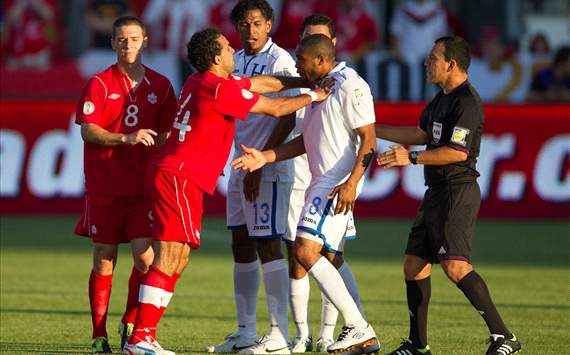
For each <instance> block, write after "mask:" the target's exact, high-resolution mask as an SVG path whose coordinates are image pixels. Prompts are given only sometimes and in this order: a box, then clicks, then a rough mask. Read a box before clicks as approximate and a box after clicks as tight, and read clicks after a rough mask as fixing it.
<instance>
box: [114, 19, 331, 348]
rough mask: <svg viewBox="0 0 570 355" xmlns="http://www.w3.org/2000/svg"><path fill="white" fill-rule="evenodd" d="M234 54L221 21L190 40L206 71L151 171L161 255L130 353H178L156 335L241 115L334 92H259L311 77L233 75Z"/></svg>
mask: <svg viewBox="0 0 570 355" xmlns="http://www.w3.org/2000/svg"><path fill="white" fill-rule="evenodd" d="M233 54H234V50H233V48H232V47H231V46H230V45H229V42H228V41H227V39H226V38H225V37H224V36H222V35H221V34H220V32H219V31H218V30H215V29H205V30H203V31H200V32H197V33H195V34H194V35H193V36H192V38H191V39H190V42H189V44H188V57H189V60H190V63H192V65H193V66H194V67H195V68H196V69H197V70H198V72H197V73H195V74H193V75H191V76H190V77H188V79H187V80H186V83H185V85H184V87H183V89H182V93H181V95H180V98H179V101H178V111H177V114H176V118H175V120H174V124H173V127H172V129H171V136H170V138H169V139H168V140H167V142H166V145H165V147H164V148H163V149H162V150H161V152H160V154H159V156H158V157H157V158H156V160H155V161H154V162H153V163H152V164H151V166H150V168H149V170H148V172H147V175H146V182H145V184H146V188H147V190H148V192H149V195H150V198H151V202H152V212H153V216H154V220H153V225H152V228H153V229H152V237H153V242H152V244H153V249H154V251H155V256H154V260H153V263H152V265H151V266H150V267H149V271H148V273H147V275H146V276H145V278H144V279H143V281H142V284H141V288H140V293H139V312H138V314H137V319H136V322H135V327H134V331H133V333H132V335H131V337H130V338H129V341H128V343H127V344H126V345H125V347H124V349H123V352H124V353H125V354H173V352H172V351H168V350H164V349H163V348H162V347H161V346H160V344H159V343H158V342H157V341H156V328H157V325H158V323H159V321H160V318H161V317H162V314H163V313H164V311H165V309H166V307H167V306H168V303H169V302H170V299H171V298H172V295H173V294H174V287H175V284H176V281H177V280H178V279H179V277H180V274H181V273H182V271H183V270H184V268H185V266H186V264H187V263H188V258H189V253H190V249H198V248H199V247H200V237H201V235H200V227H201V221H202V197H203V194H204V192H206V193H209V194H212V193H213V191H214V189H215V186H216V181H217V180H218V177H219V176H220V173H221V172H222V170H223V167H224V165H225V163H226V160H227V158H228V155H229V152H230V148H231V144H232V140H233V137H234V130H235V124H236V120H237V118H239V119H245V118H246V117H247V114H248V113H249V112H250V111H251V112H254V113H260V114H265V115H271V116H275V117H279V116H283V115H286V114H289V113H291V112H294V111H296V110H298V109H299V108H301V107H303V106H305V105H308V104H310V103H311V102H314V101H315V102H316V101H322V100H324V99H325V98H326V97H327V96H328V95H329V93H330V92H329V91H327V90H325V89H322V88H320V89H315V90H314V91H313V90H312V91H309V92H308V93H306V94H303V95H298V96H295V97H277V98H268V97H264V96H260V95H258V94H255V93H254V92H257V93H267V92H275V91H279V90H282V89H287V88H290V87H292V86H289V84H295V85H297V86H299V85H300V83H303V82H305V83H306V81H304V80H302V79H300V78H285V77H283V78H281V79H278V78H274V77H267V76H260V77H256V78H252V79H248V78H245V77H239V76H233V75H230V74H231V73H232V72H233V71H234V69H235V65H234V58H233ZM288 83H289V84H288ZM268 119H272V118H268Z"/></svg>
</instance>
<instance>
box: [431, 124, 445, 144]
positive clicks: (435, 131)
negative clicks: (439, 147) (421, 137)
mask: <svg viewBox="0 0 570 355" xmlns="http://www.w3.org/2000/svg"><path fill="white" fill-rule="evenodd" d="M442 130H443V124H441V123H439V122H434V123H433V127H432V131H431V132H432V135H433V142H434V143H438V142H439V140H440V139H441V131H442Z"/></svg>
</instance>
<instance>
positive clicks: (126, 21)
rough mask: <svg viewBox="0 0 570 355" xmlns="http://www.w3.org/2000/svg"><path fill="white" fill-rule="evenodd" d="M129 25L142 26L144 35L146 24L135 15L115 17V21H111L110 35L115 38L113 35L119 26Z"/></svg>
mask: <svg viewBox="0 0 570 355" xmlns="http://www.w3.org/2000/svg"><path fill="white" fill-rule="evenodd" d="M130 25H136V26H139V27H140V28H142V32H143V35H144V36H146V26H145V24H144V22H142V21H141V20H140V19H139V18H138V17H136V16H121V17H119V18H117V19H116V20H115V22H113V34H112V37H113V38H115V35H116V34H117V30H118V29H119V27H123V26H130Z"/></svg>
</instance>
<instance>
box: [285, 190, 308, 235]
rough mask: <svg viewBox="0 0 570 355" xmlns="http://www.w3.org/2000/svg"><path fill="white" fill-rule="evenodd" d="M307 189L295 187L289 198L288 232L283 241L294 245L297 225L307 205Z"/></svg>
mask: <svg viewBox="0 0 570 355" xmlns="http://www.w3.org/2000/svg"><path fill="white" fill-rule="evenodd" d="M305 191H306V190H305V189H293V190H292V191H291V198H290V199H289V213H288V216H287V233H285V235H284V236H283V241H285V243H287V244H288V245H292V244H293V242H294V241H295V237H296V236H297V225H298V224H299V218H300V217H301V211H302V210H303V206H304V205H305Z"/></svg>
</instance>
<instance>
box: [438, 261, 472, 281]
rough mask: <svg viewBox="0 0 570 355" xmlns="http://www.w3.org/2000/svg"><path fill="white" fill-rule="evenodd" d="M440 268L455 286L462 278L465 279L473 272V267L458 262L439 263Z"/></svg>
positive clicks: (463, 262)
mask: <svg viewBox="0 0 570 355" xmlns="http://www.w3.org/2000/svg"><path fill="white" fill-rule="evenodd" d="M441 267H442V268H443V271H444V272H445V274H446V275H447V277H448V278H449V280H451V282H453V283H454V284H457V283H458V282H459V281H461V279H462V278H464V277H465V275H467V274H468V273H470V272H471V271H473V266H472V265H471V264H469V263H467V262H465V261H458V260H446V261H442V262H441Z"/></svg>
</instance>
